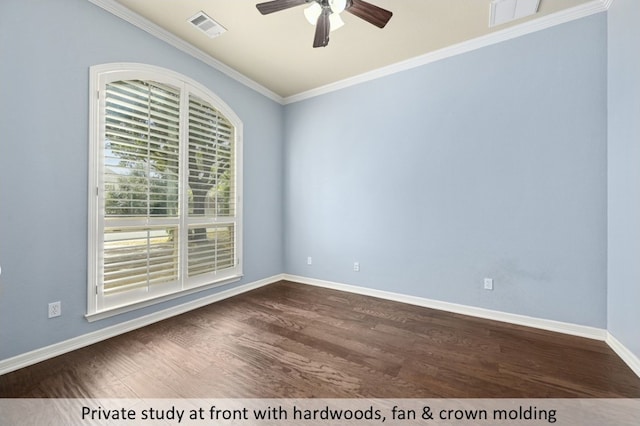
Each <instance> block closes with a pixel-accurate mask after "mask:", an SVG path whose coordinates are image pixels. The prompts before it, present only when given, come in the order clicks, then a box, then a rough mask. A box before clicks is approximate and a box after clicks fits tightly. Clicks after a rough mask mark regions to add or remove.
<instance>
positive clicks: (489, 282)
mask: <svg viewBox="0 0 640 426" xmlns="http://www.w3.org/2000/svg"><path fill="white" fill-rule="evenodd" d="M484 289H485V290H493V278H485V279H484Z"/></svg>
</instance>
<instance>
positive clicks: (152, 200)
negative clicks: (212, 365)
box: [88, 64, 242, 317]
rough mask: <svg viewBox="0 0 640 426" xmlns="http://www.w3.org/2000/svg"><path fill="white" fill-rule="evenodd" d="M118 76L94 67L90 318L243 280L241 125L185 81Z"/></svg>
mask: <svg viewBox="0 0 640 426" xmlns="http://www.w3.org/2000/svg"><path fill="white" fill-rule="evenodd" d="M116 65H117V64H116ZM114 67H116V66H115V65H114V66H111V65H105V66H97V67H93V68H92V78H91V82H92V87H95V88H96V89H97V90H96V91H97V92H98V94H99V96H98V99H97V101H96V109H97V111H95V113H93V114H92V116H95V119H96V122H95V123H92V129H93V130H92V146H91V151H92V158H94V160H93V162H92V163H91V168H92V173H91V175H90V176H91V179H90V183H89V189H90V191H91V192H93V191H95V193H94V195H95V198H93V197H91V199H90V210H91V211H92V213H91V219H92V220H91V221H90V236H89V238H90V247H91V248H92V250H93V251H92V252H91V253H90V256H89V262H90V264H89V273H90V277H89V278H90V279H89V288H90V293H89V304H88V306H89V307H88V317H91V315H96V314H100V313H101V312H106V311H110V310H122V308H123V307H126V306H132V305H133V306H135V305H136V304H140V303H141V302H148V301H149V300H152V299H156V298H160V299H162V300H164V299H166V297H167V296H168V295H171V294H178V295H179V294H183V293H184V292H190V291H193V289H196V288H201V287H202V288H208V287H210V286H211V285H216V284H222V283H226V282H228V281H229V280H232V279H239V277H240V276H241V273H242V272H241V268H240V262H239V260H240V253H241V250H240V244H239V241H241V239H240V237H239V232H240V229H241V226H240V218H239V215H238V212H239V211H240V208H239V204H238V200H239V196H238V189H239V185H238V170H239V158H240V157H239V155H238V149H239V139H240V135H239V134H240V132H239V129H240V126H241V123H240V121H239V120H238V119H237V117H236V116H235V114H233V113H232V112H231V111H230V110H229V109H228V108H227V107H226V105H224V104H223V103H222V102H221V101H220V100H219V99H217V98H216V97H215V95H213V94H211V93H210V92H208V91H207V90H206V89H203V88H202V87H201V86H199V85H197V83H194V82H191V81H189V80H188V79H186V78H184V77H182V76H178V75H176V74H174V73H171V72H167V71H166V70H161V69H157V68H153V67H148V66H137V65H135V64H133V65H131V66H130V68H129V69H123V70H120V71H114V70H113V69H112V68H114ZM136 68H140V70H136ZM150 70H152V71H153V72H152V73H150V72H149V71H150ZM119 77H121V78H119ZM92 108H93V106H92ZM222 110H224V111H225V113H223V112H222ZM94 289H95V290H94ZM146 304H148V303H146Z"/></svg>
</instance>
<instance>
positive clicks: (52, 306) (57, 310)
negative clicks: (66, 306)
mask: <svg viewBox="0 0 640 426" xmlns="http://www.w3.org/2000/svg"><path fill="white" fill-rule="evenodd" d="M60 315H62V305H61V304H60V302H59V301H58V302H52V303H49V318H53V317H59V316H60Z"/></svg>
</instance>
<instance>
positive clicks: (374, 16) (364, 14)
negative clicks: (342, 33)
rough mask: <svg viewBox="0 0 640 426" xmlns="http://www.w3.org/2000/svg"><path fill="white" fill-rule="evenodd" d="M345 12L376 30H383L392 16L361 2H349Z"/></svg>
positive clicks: (385, 11)
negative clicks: (376, 28) (373, 26)
mask: <svg viewBox="0 0 640 426" xmlns="http://www.w3.org/2000/svg"><path fill="white" fill-rule="evenodd" d="M345 10H346V11H347V12H349V13H351V14H352V15H355V16H357V17H358V18H360V19H364V20H365V21H367V22H369V23H370V24H373V25H375V26H376V27H378V28H384V26H385V25H387V22H389V19H391V17H392V16H393V13H392V12H389V11H388V10H386V9H383V8H381V7H378V6H375V5H373V4H371V3H367V2H366V1H363V0H350V1H349V4H348V5H347V8H346V9H345Z"/></svg>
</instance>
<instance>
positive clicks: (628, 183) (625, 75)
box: [608, 0, 640, 358]
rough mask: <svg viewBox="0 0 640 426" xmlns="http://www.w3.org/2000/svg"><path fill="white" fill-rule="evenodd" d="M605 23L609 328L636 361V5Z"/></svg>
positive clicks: (639, 317)
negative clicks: (606, 37) (607, 63)
mask: <svg viewBox="0 0 640 426" xmlns="http://www.w3.org/2000/svg"><path fill="white" fill-rule="evenodd" d="M608 20H609V21H608V27H609V39H608V43H609V140H608V144H609V147H608V149H609V150H608V162H609V168H608V171H609V179H608V184H609V191H608V195H609V212H608V214H609V230H608V237H609V259H608V271H609V273H608V291H609V294H608V304H609V306H608V327H609V332H611V334H612V335H613V336H614V337H615V338H617V339H618V340H619V341H620V342H621V343H623V344H624V345H625V346H626V347H627V348H628V349H629V350H631V351H632V352H633V353H634V354H635V355H636V356H637V357H638V358H640V53H639V52H640V25H639V23H640V2H638V1H637V0H615V1H614V2H613V5H612V7H611V8H610V9H609V13H608Z"/></svg>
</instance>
